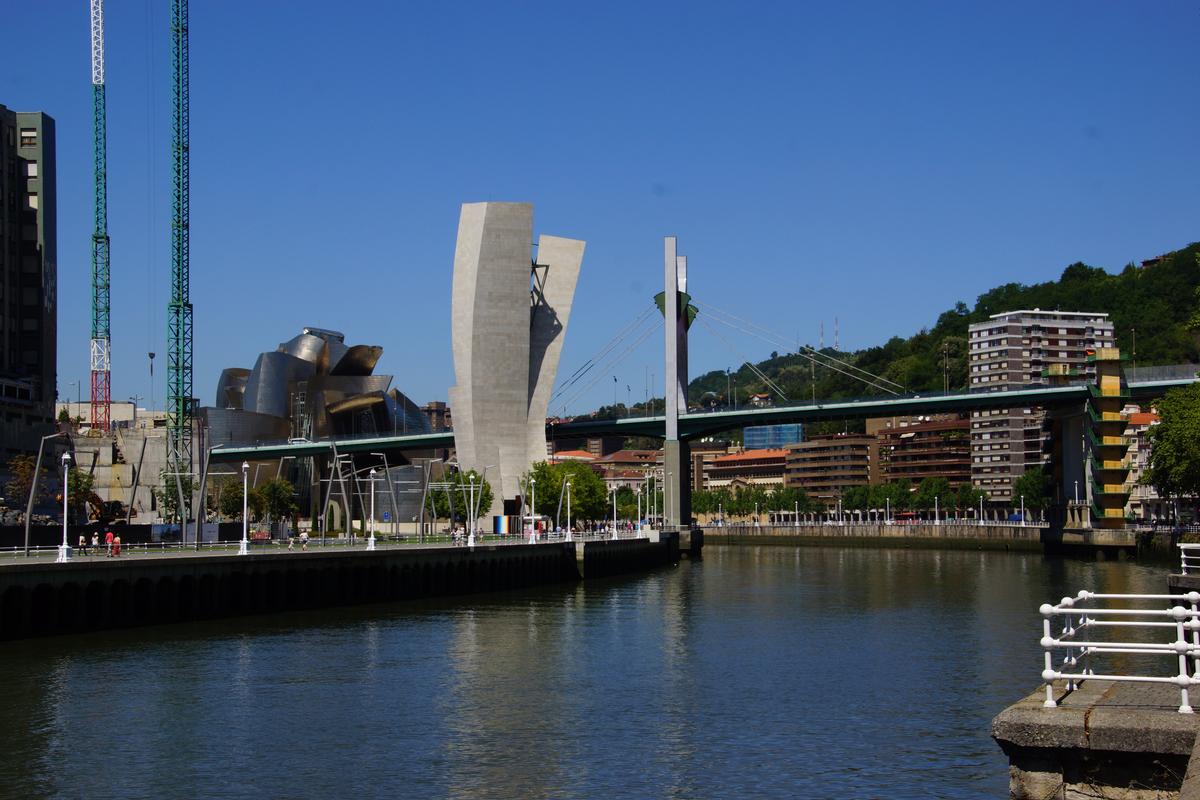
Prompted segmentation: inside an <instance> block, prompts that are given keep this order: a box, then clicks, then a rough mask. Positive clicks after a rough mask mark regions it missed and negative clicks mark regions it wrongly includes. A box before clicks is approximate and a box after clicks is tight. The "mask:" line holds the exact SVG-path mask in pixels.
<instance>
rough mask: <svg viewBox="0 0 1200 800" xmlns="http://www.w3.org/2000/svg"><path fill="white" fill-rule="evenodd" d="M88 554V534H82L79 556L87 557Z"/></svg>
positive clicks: (80, 535)
mask: <svg viewBox="0 0 1200 800" xmlns="http://www.w3.org/2000/svg"><path fill="white" fill-rule="evenodd" d="M87 554H88V551H87V534H86V533H81V534H79V555H81V556H86V555H87Z"/></svg>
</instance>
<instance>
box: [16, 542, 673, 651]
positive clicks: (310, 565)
mask: <svg viewBox="0 0 1200 800" xmlns="http://www.w3.org/2000/svg"><path fill="white" fill-rule="evenodd" d="M656 539H657V540H656ZM656 539H622V540H616V541H588V542H551V543H543V544H508V545H490V546H477V547H474V548H467V547H462V546H458V547H394V548H385V549H380V550H375V551H371V552H368V551H366V550H355V551H346V550H338V551H336V552H332V551H328V552H327V551H320V550H309V551H291V552H289V551H284V552H271V553H253V552H252V553H251V554H250V555H246V556H238V555H234V554H229V555H226V554H219V555H209V554H204V555H180V556H153V557H143V558H129V559H123V558H122V559H106V558H105V559H92V560H83V559H78V560H75V561H71V562H69V563H66V564H56V563H48V562H33V563H22V562H18V563H13V564H4V565H3V566H0V640H4V639H19V638H27V637H32V636H44V635H51V634H60V633H77V632H85V631H93V630H102V629H107V628H123V627H133V626H139V625H152V624H165V623H173V622H188V621H192V620H205V619H218V618H223V617H232V616H239V615H244V614H265V613H274V612H280V611H295V610H301V609H313V608H326V607H333V606H343V605H353V604H360V603H386V602H393V601H401V600H410V599H420V598H430V597H439V596H446V595H464V594H473V593H477V592H491V591H504V590H510V589H518V588H522V587H528V586H534V585H538V584H552V583H559V582H570V581H578V580H581V579H584V578H587V579H594V578H601V577H605V576H609V575H616V574H621V573H628V572H634V571H639V570H646V569H653V568H655V567H659V566H666V565H668V564H671V563H674V562H675V561H677V560H678V558H679V539H678V536H677V535H667V534H664V535H663V536H661V537H656Z"/></svg>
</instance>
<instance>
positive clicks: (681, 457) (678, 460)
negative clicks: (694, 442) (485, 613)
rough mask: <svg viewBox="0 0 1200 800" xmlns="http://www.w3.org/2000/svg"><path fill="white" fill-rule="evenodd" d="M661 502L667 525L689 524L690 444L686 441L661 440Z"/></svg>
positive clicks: (690, 504)
mask: <svg viewBox="0 0 1200 800" xmlns="http://www.w3.org/2000/svg"><path fill="white" fill-rule="evenodd" d="M663 504H664V508H663V511H664V514H663V519H664V521H665V522H666V525H667V527H669V528H671V527H688V526H690V525H691V522H692V446H691V444H689V443H688V442H681V441H678V440H676V441H669V440H668V441H665V442H663Z"/></svg>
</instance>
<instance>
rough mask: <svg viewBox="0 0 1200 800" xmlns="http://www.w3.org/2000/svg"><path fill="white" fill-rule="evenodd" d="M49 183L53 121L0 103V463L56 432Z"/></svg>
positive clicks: (54, 228)
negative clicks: (11, 109) (11, 108)
mask: <svg viewBox="0 0 1200 800" xmlns="http://www.w3.org/2000/svg"><path fill="white" fill-rule="evenodd" d="M55 189H56V179H55V139H54V120H53V119H52V118H51V117H49V116H47V115H46V114H43V113H41V112H40V111H29V112H26V111H10V110H9V109H8V108H6V107H5V106H2V105H0V462H6V461H7V460H8V459H9V458H10V457H12V456H14V455H16V454H18V453H36V452H37V449H38V444H39V442H40V440H41V437H43V436H45V435H47V434H49V433H52V432H53V430H54V402H55V399H56V396H57V389H58V387H57V383H58V349H57V348H58V341H57V337H58V297H57V288H56V286H57V283H58V267H57V259H58V223H57V211H56V209H57V202H56V195H55ZM80 280H83V278H81V279H80ZM81 346H82V345H81ZM85 390H86V389H85ZM89 413H90V412H89Z"/></svg>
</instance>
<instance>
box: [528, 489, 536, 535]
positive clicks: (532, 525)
mask: <svg viewBox="0 0 1200 800" xmlns="http://www.w3.org/2000/svg"><path fill="white" fill-rule="evenodd" d="M536 509H537V478H530V479H529V543H530V544H537V511H536Z"/></svg>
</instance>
